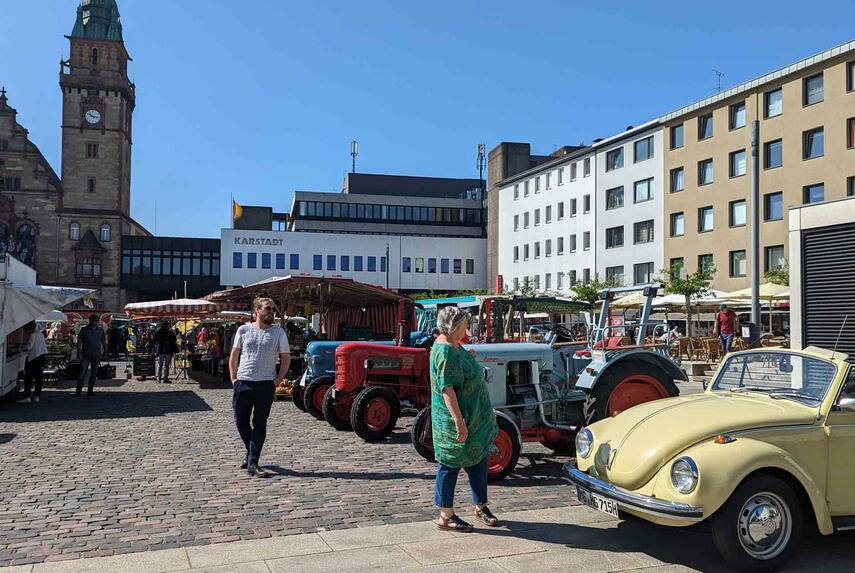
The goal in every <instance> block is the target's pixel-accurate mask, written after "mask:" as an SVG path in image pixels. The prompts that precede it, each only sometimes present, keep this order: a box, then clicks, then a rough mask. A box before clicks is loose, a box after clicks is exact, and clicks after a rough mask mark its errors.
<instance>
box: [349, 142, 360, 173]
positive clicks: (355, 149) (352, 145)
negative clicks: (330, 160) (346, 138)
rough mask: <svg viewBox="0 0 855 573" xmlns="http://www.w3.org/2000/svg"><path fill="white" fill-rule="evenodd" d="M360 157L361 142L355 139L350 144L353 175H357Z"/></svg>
mask: <svg viewBox="0 0 855 573" xmlns="http://www.w3.org/2000/svg"><path fill="white" fill-rule="evenodd" d="M357 155H359V142H358V141H356V140H355V139H354V140H352V141H351V142H350V159H351V168H350V172H351V173H356V156H357Z"/></svg>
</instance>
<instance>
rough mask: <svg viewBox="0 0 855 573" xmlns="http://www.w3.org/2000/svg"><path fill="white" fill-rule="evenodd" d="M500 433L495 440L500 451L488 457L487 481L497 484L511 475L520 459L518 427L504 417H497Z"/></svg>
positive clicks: (494, 443) (494, 442)
mask: <svg viewBox="0 0 855 573" xmlns="http://www.w3.org/2000/svg"><path fill="white" fill-rule="evenodd" d="M496 422H498V423H499V433H498V434H497V435H496V439H495V440H493V445H494V446H496V449H497V450H498V451H497V452H496V453H495V454H490V455H489V456H488V457H487V481H491V482H496V481H500V480H503V479H505V478H506V477H508V476H509V475H510V473H511V472H512V471H514V468H516V467H517V462H518V461H519V459H520V450H521V449H522V445H521V444H520V432H519V430H518V429H517V427H516V425H515V424H514V423H513V422H511V421H510V420H508V419H507V418H505V417H504V416H496Z"/></svg>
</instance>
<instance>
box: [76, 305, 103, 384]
mask: <svg viewBox="0 0 855 573" xmlns="http://www.w3.org/2000/svg"><path fill="white" fill-rule="evenodd" d="M106 352H107V339H106V337H105V336H104V330H103V329H102V328H101V327H100V326H99V325H98V316H97V315H95V314H93V315H90V316H89V324H88V325H86V326H84V327H83V328H81V329H80V334H78V335H77V354H78V355H79V356H80V376H78V377H77V392H75V393H74V396H75V397H79V396H81V395H82V392H83V382H84V380H86V375H87V374H88V375H89V391H88V392H87V394H88V395H89V396H91V395H92V394H94V393H95V380H97V379H98V363H99V362H100V361H101V356H102V355H103V354H105V353H106Z"/></svg>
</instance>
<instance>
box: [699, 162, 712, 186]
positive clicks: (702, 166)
mask: <svg viewBox="0 0 855 573" xmlns="http://www.w3.org/2000/svg"><path fill="white" fill-rule="evenodd" d="M712 182H713V160H712V159H704V160H703V161H698V185H709V184H710V183H712Z"/></svg>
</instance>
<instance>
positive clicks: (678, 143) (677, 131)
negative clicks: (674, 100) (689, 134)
mask: <svg viewBox="0 0 855 573" xmlns="http://www.w3.org/2000/svg"><path fill="white" fill-rule="evenodd" d="M680 147H683V124H682V123H681V124H680V125H675V126H672V127H671V149H678V148H680Z"/></svg>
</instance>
